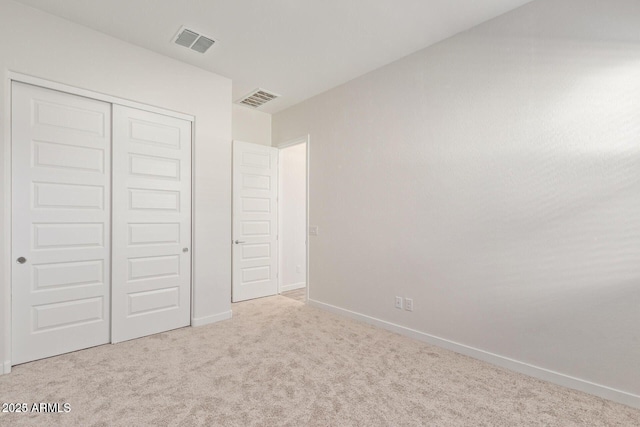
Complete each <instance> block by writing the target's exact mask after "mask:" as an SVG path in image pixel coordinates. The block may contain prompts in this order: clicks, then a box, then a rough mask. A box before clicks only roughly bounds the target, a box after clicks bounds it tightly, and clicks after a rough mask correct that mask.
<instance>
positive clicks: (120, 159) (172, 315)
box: [112, 105, 191, 342]
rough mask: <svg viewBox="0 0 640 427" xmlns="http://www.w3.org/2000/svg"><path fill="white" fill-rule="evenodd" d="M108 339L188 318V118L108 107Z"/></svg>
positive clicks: (167, 326)
mask: <svg viewBox="0 0 640 427" xmlns="http://www.w3.org/2000/svg"><path fill="white" fill-rule="evenodd" d="M113 129H114V132H113V241H112V244H113V278H112V288H113V291H112V298H113V301H112V309H113V311H112V313H113V314H112V315H113V319H112V322H113V329H112V342H119V341H124V340H129V339H133V338H137V337H141V336H145V335H150V334H153V333H157V332H162V331H166V330H169V329H175V328H179V327H183V326H187V325H189V324H190V308H191V303H190V299H191V293H190V290H191V122H189V121H186V120H180V119H177V118H172V117H168V116H163V115H160V114H155V113H150V112H145V111H141V110H136V109H133V108H128V107H123V106H119V105H114V106H113Z"/></svg>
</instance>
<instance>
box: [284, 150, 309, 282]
mask: <svg viewBox="0 0 640 427" xmlns="http://www.w3.org/2000/svg"><path fill="white" fill-rule="evenodd" d="M278 181H279V186H278V209H279V211H278V215H279V218H280V229H279V231H278V235H279V238H280V241H279V243H280V247H279V254H278V256H279V257H280V271H279V277H280V291H281V292H284V291H288V290H292V289H298V288H301V287H304V286H305V285H306V281H307V266H306V264H307V262H306V261H307V244H306V237H307V145H306V144H297V145H293V146H290V147H287V148H282V149H280V152H279V174H278Z"/></svg>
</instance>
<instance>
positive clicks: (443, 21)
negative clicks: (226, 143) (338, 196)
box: [18, 0, 531, 113]
mask: <svg viewBox="0 0 640 427" xmlns="http://www.w3.org/2000/svg"><path fill="white" fill-rule="evenodd" d="M18 1H19V2H20V3H24V4H27V5H30V6H33V7H35V8H38V9H42V10H44V11H47V12H50V13H52V14H54V15H58V16H60V17H63V18H65V19H68V20H70V21H73V22H76V23H79V24H82V25H85V26H87V27H90V28H93V29H95V30H98V31H101V32H103V33H106V34H109V35H111V36H114V37H117V38H119V39H122V40H125V41H127V42H130V43H133V44H136V45H139V46H142V47H145V48H147V49H150V50H152V51H155V52H158V53H160V54H162V55H166V56H169V57H172V58H175V59H177V60H180V61H184V62H186V63H189V64H192V65H195V66H197V67H200V68H203V69H205V70H209V71H212V72H214V73H217V74H221V75H223V76H226V77H229V78H231V79H232V80H233V99H234V101H236V100H237V99H238V98H240V97H241V96H243V95H245V94H247V93H248V92H249V91H251V90H253V89H255V88H257V87H262V88H264V89H267V90H270V91H273V92H276V93H278V94H280V95H282V97H281V98H280V99H278V100H275V101H271V102H270V103H268V104H266V105H264V106H263V107H261V108H260V110H261V111H265V112H269V113H275V112H277V111H280V110H282V109H284V108H287V107H289V106H291V105H294V104H297V103H298V102H301V101H303V100H305V99H307V98H310V97H312V96H314V95H316V94H319V93H321V92H324V91H326V90H328V89H331V88H333V87H335V86H338V85H340V84H342V83H345V82H347V81H349V80H351V79H353V78H355V77H358V76H360V75H362V74H365V73H367V72H369V71H371V70H374V69H376V68H379V67H381V66H383V65H385V64H388V63H390V62H393V61H395V60H397V59H399V58H401V57H403V56H406V55H408V54H410V53H413V52H415V51H418V50H420V49H422V48H425V47H427V46H429V45H432V44H434V43H437V42H438V41H440V40H443V39H445V38H447V37H450V36H452V35H454V34H456V33H459V32H461V31H464V30H467V29H469V28H471V27H473V26H475V25H477V24H480V23H481V22H484V21H487V20H489V19H491V18H494V17H496V16H498V15H501V14H503V13H505V12H507V11H509V10H511V9H515V8H516V7H519V6H521V5H523V4H525V3H528V2H529V1H531V0H482V1H478V0H56V1H51V0H18ZM182 25H186V26H187V27H189V28H192V29H194V30H196V31H200V32H201V33H202V34H206V35H209V36H211V37H213V38H215V39H217V40H219V43H217V44H216V45H215V46H214V47H212V48H211V49H210V50H209V51H208V52H207V53H206V54H204V55H202V54H199V53H197V52H194V51H191V50H189V49H185V48H183V47H181V46H178V45H176V44H173V43H172V40H173V37H174V36H175V35H176V33H177V31H178V29H179V28H180V27H181V26H182Z"/></svg>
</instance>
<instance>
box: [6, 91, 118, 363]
mask: <svg viewBox="0 0 640 427" xmlns="http://www.w3.org/2000/svg"><path fill="white" fill-rule="evenodd" d="M11 135H12V151H13V155H12V169H13V184H12V217H13V221H12V256H13V259H14V262H15V263H14V264H13V268H12V272H11V273H12V329H13V330H12V364H14V365H15V364H19V363H23V362H28V361H31V360H35V359H41V358H45V357H49V356H53V355H57V354H61V353H66V352H70V351H74V350H78V349H82V348H87V347H92V346H95V345H99V344H104V343H108V342H109V327H110V302H109V282H110V271H109V265H110V246H109V241H110V220H109V218H110V182H111V170H110V167H111V158H110V150H111V105H110V104H108V103H105V102H100V101H95V100H91V99H88V98H83V97H80V96H75V95H69V94H65V93H61V92H56V91H53V90H48V89H44V88H41V87H36V86H31V85H27V84H22V83H13V84H12V119H11Z"/></svg>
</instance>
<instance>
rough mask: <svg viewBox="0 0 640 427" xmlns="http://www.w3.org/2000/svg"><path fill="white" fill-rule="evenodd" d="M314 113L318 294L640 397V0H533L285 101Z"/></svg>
mask: <svg viewBox="0 0 640 427" xmlns="http://www.w3.org/2000/svg"><path fill="white" fill-rule="evenodd" d="M307 133H309V134H311V146H310V152H311V163H310V198H311V202H310V203H311V205H310V224H311V225H318V226H319V230H320V234H319V236H317V237H311V238H310V245H311V246H310V256H311V259H310V284H309V287H310V297H311V299H312V300H314V301H316V302H319V303H323V304H326V306H325V307H329V306H334V307H337V308H338V309H344V310H349V311H352V312H355V313H360V314H364V315H366V316H370V317H372V318H374V319H379V320H383V321H385V322H389V323H393V324H397V325H401V326H404V327H407V328H411V329H414V330H416V331H419V332H423V333H426V334H430V335H432V336H435V337H440V338H443V339H445V340H449V341H453V342H455V343H459V344H463V345H465V346H469V347H472V348H473V349H474V350H481V351H483V352H487V354H488V353H492V354H493V355H495V356H498V357H503V358H509V359H513V360H515V362H516V364H518V363H519V364H520V365H521V366H529V365H533V366H535V367H539V368H543V369H542V370H540V372H543V370H549V371H554V372H556V373H559V374H561V376H568V377H575V378H576V379H578V380H580V381H582V382H583V383H584V384H585V385H586V389H589V390H590V391H594V390H595V389H599V390H600V391H602V390H605V391H606V389H607V388H613V389H616V390H618V391H621V392H623V393H622V395H624V394H625V393H627V394H626V395H627V396H628V397H630V400H629V399H628V400H627V402H629V401H631V402H632V404H635V405H640V400H639V399H640V397H639V396H638V395H640V364H639V361H640V2H637V1H635V0H613V1H611V0H609V1H605V0H537V1H534V2H532V3H530V4H528V5H526V6H524V7H522V8H520V9H517V10H515V11H513V12H511V13H508V14H506V15H503V16H501V17H499V18H497V19H495V20H493V21H490V22H488V23H485V24H483V25H481V26H479V27H476V28H474V29H472V30H470V31H468V32H465V33H462V34H460V35H458V36H456V37H453V38H451V39H448V40H446V41H444V42H442V43H439V44H437V45H435V46H432V47H429V48H427V49H425V50H422V51H420V52H418V53H416V54H413V55H411V56H408V57H406V58H404V59H402V60H400V61H397V62H395V63H393V64H391V65H388V66H386V67H383V68H381V69H378V70H376V71H374V72H372V73H369V74H367V75H365V76H362V77H360V78H357V79H355V80H353V81H351V82H349V83H347V84H345V85H343V86H340V87H338V88H336V89H333V90H331V91H328V92H326V93H324V94H321V95H319V96H317V97H315V98H312V99H310V100H308V101H306V102H303V103H301V104H299V105H297V106H294V107H292V108H290V109H288V110H285V111H283V112H281V113H278V114H276V115H274V117H273V140H274V141H285V140H287V139H291V138H294V137H298V136H300V135H305V134H307ZM396 295H399V296H405V297H411V298H413V299H414V302H415V310H414V312H412V313H410V312H407V311H400V310H396V309H395V308H394V297H395V296H396ZM492 357H493V356H492ZM489 359H490V358H489ZM504 360H506V359H504ZM589 382H591V383H595V384H596V385H595V386H593V387H595V389H594V390H591V389H590V388H589V387H591V385H589ZM597 385H601V386H603V387H598V386H597ZM595 391H596V392H597V390H595ZM601 394H602V393H601ZM604 394H606V393H604ZM634 395H635V396H634Z"/></svg>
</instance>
